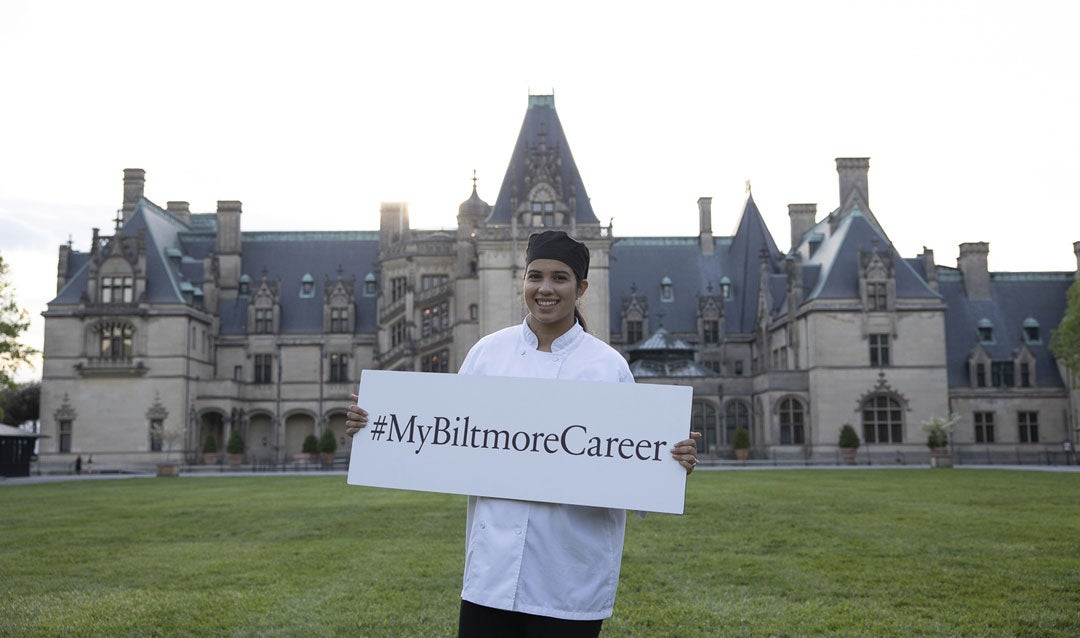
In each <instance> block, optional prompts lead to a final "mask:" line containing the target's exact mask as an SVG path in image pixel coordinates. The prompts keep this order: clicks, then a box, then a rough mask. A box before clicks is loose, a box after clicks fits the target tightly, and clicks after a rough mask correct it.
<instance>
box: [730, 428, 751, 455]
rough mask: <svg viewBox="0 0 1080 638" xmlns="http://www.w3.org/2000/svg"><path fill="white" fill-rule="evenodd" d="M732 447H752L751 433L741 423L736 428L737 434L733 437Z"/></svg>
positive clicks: (747, 448) (738, 448) (744, 448)
mask: <svg viewBox="0 0 1080 638" xmlns="http://www.w3.org/2000/svg"><path fill="white" fill-rule="evenodd" d="M731 447H732V448H733V449H736V450H749V449H750V433H749V432H747V431H746V428H744V427H743V426H741V425H740V426H739V427H738V428H736V429H735V436H734V437H732V439H731Z"/></svg>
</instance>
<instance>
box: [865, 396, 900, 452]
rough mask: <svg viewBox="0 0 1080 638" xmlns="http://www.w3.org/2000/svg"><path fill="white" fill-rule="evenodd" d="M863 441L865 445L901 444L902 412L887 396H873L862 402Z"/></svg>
mask: <svg viewBox="0 0 1080 638" xmlns="http://www.w3.org/2000/svg"><path fill="white" fill-rule="evenodd" d="M862 415H863V416H862V419H863V440H864V441H866V442H867V443H903V442H904V410H903V408H902V407H901V405H900V402H899V401H897V400H896V399H895V398H893V397H891V396H889V395H887V394H875V395H873V396H871V397H868V398H867V399H866V400H865V401H863V405H862Z"/></svg>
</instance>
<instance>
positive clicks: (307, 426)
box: [282, 412, 315, 459]
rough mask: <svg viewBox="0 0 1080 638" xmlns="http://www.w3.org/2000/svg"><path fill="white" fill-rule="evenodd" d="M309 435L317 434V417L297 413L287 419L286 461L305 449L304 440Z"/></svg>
mask: <svg viewBox="0 0 1080 638" xmlns="http://www.w3.org/2000/svg"><path fill="white" fill-rule="evenodd" d="M309 434H315V417H313V416H311V415H310V414H307V413H306V412H297V413H294V414H290V415H289V416H287V417H285V441H284V444H283V445H282V452H284V454H285V458H286V459H289V458H292V455H293V454H299V453H300V451H301V450H302V449H303V447H304V439H305V438H307V436H308V435H309Z"/></svg>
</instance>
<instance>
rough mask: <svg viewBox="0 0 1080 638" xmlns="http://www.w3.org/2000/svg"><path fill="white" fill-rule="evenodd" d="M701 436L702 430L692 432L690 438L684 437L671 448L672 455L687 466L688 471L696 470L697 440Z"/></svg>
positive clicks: (682, 464) (680, 463)
mask: <svg viewBox="0 0 1080 638" xmlns="http://www.w3.org/2000/svg"><path fill="white" fill-rule="evenodd" d="M700 438H701V432H691V433H690V438H689V439H683V440H682V441H679V442H678V443H676V444H675V447H673V448H671V456H672V457H674V458H675V460H676V461H678V462H679V465H681V466H683V467H684V468H686V473H687V474H689V473H690V472H693V471H694V466H695V465H697V440H698V439H700Z"/></svg>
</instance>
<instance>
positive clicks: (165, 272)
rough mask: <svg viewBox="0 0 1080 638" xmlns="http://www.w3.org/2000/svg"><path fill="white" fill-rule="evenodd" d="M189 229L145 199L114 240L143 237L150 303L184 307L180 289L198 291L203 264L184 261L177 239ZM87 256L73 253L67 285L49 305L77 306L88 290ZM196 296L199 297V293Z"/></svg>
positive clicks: (88, 259)
mask: <svg viewBox="0 0 1080 638" xmlns="http://www.w3.org/2000/svg"><path fill="white" fill-rule="evenodd" d="M187 230H188V227H187V225H185V224H184V223H183V222H181V221H180V220H179V219H177V218H176V217H174V216H173V215H172V214H170V213H168V212H167V211H165V210H163V209H162V208H161V207H159V206H157V205H156V204H154V203H153V202H151V201H150V200H148V199H142V200H140V202H139V204H138V206H137V207H136V208H135V211H134V212H133V213H132V215H131V217H130V218H128V220H127V221H126V222H124V224H123V226H121V227H120V229H119V231H117V232H116V234H115V235H114V236H119V237H137V236H138V235H139V232H140V231H145V233H146V300H147V301H148V302H150V303H164V304H169V303H178V304H187V303H188V301H187V300H186V299H185V298H184V295H183V291H182V288H187V287H188V286H190V287H191V289H192V291H194V290H196V289H199V288H200V284H201V283H202V280H203V273H202V262H201V260H199V261H196V260H193V259H191V258H190V257H185V256H184V254H183V250H182V248H181V245H180V242H179V241H178V237H179V235H180V233H182V232H184V231H187ZM89 263H90V253H89V252H86V253H76V252H72V253H71V257H70V259H69V260H68V272H67V273H66V275H67V283H66V284H65V285H64V287H63V288H62V289H61V290H60V292H59V293H57V295H56V298H55V299H53V300H52V301H50V302H49V303H50V304H53V303H56V304H77V303H79V302H80V300H81V297H82V294H83V293H84V292H85V291H86V288H87V278H88V275H89ZM185 283H186V284H187V285H186V286H185ZM198 294H202V293H201V290H200V292H199V293H198Z"/></svg>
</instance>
